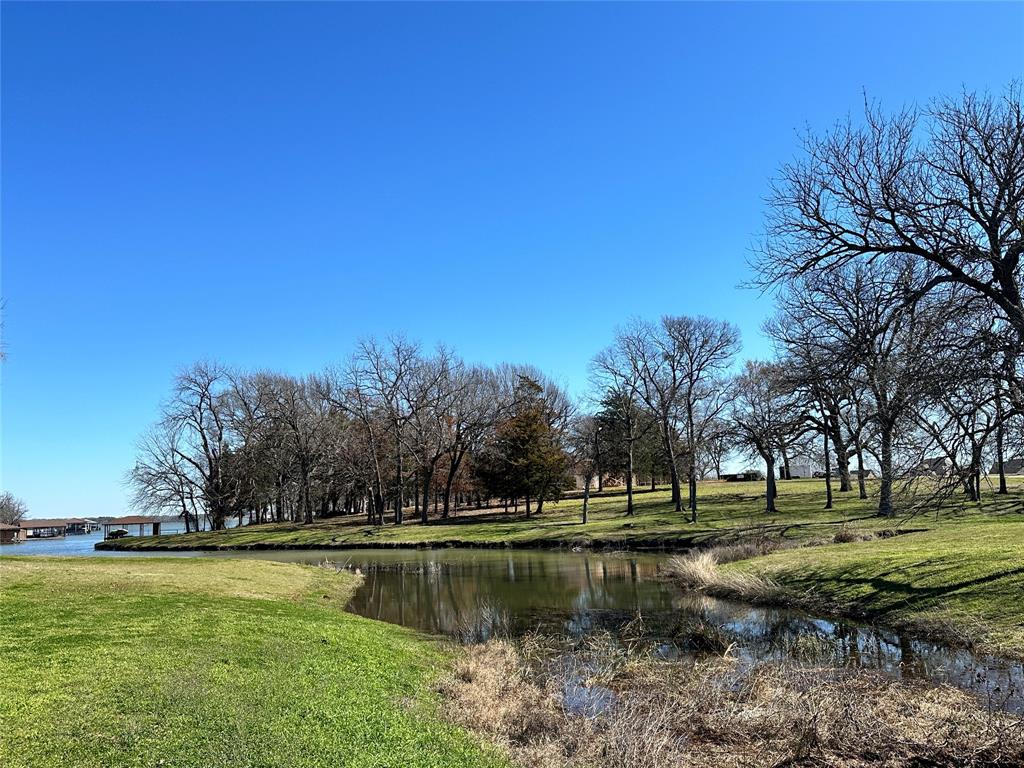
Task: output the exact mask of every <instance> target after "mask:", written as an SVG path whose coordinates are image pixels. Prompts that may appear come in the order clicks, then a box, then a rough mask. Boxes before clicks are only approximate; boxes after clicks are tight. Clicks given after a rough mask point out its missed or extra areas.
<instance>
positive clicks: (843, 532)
mask: <svg viewBox="0 0 1024 768" xmlns="http://www.w3.org/2000/svg"><path fill="white" fill-rule="evenodd" d="M873 538H875V533H874V532H873V531H859V530H857V529H856V528H846V527H845V526H844V527H843V528H840V529H839V530H838V531H836V535H835V536H833V537H832V541H833V543H835V544H850V543H852V542H855V541H871V539H873Z"/></svg>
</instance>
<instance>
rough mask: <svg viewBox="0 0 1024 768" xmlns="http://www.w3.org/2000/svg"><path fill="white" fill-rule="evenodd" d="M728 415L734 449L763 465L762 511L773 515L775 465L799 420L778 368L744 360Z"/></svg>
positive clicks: (734, 386) (799, 416)
mask: <svg viewBox="0 0 1024 768" xmlns="http://www.w3.org/2000/svg"><path fill="white" fill-rule="evenodd" d="M729 415H730V420H731V422H732V425H733V434H734V437H735V442H736V444H737V446H739V447H741V448H744V449H746V450H747V451H748V452H750V453H753V454H755V455H757V456H759V457H760V458H761V459H762V460H763V461H764V463H765V482H766V489H765V491H766V496H767V501H766V506H765V509H766V511H768V512H775V511H776V507H775V497H776V496H777V495H778V490H777V486H776V482H775V471H776V470H775V467H776V463H777V461H778V458H779V455H780V453H781V450H782V445H783V443H784V442H785V441H786V439H787V438H788V437H789V436H790V435H792V434H793V432H794V431H795V430H796V429H797V428H798V426H799V424H800V422H801V420H802V416H801V415H800V414H798V413H797V409H796V408H795V407H794V403H793V398H792V395H791V392H790V389H789V387H788V386H787V385H786V383H785V379H784V377H783V376H782V371H781V369H780V368H779V366H778V365H775V364H772V363H763V362H755V361H747V364H746V367H745V368H744V370H743V372H742V373H741V374H739V375H738V376H737V377H736V378H735V379H734V381H733V398H732V401H731V404H730V411H729Z"/></svg>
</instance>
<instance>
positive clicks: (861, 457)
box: [857, 443, 868, 499]
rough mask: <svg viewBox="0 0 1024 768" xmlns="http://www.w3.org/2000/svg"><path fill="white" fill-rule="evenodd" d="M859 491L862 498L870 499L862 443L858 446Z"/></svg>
mask: <svg viewBox="0 0 1024 768" xmlns="http://www.w3.org/2000/svg"><path fill="white" fill-rule="evenodd" d="M857 490H858V491H859V492H860V498H862V499H866V498H867V497H868V487H867V483H865V482H864V449H863V448H861V446H860V443H858V444H857Z"/></svg>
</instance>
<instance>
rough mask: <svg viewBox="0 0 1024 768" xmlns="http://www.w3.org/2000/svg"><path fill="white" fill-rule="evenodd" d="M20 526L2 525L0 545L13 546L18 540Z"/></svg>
mask: <svg viewBox="0 0 1024 768" xmlns="http://www.w3.org/2000/svg"><path fill="white" fill-rule="evenodd" d="M20 530H21V527H20V526H17V525H8V524H7V523H0V544H13V543H14V542H16V541H17V540H18V531H20Z"/></svg>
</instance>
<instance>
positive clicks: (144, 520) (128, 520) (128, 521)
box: [105, 515, 167, 525]
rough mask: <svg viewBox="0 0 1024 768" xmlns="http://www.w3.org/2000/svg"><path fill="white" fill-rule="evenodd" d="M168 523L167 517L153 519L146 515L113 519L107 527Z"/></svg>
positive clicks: (108, 521)
mask: <svg viewBox="0 0 1024 768" xmlns="http://www.w3.org/2000/svg"><path fill="white" fill-rule="evenodd" d="M164 522H167V518H166V517H152V516H148V517H147V516H146V515H127V516H125V517H112V518H111V519H110V520H107V522H106V523H105V524H106V525H148V524H149V523H164Z"/></svg>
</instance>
